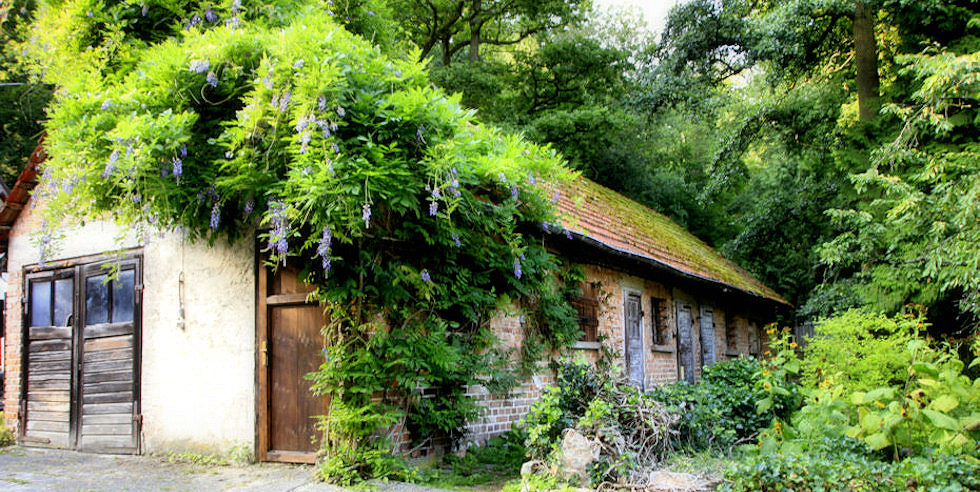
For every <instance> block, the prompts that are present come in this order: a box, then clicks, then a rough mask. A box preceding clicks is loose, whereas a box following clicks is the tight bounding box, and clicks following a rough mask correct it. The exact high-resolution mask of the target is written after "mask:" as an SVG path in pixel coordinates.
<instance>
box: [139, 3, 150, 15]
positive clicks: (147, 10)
mask: <svg viewBox="0 0 980 492" xmlns="http://www.w3.org/2000/svg"><path fill="white" fill-rule="evenodd" d="M140 13H141V14H143V17H146V14H149V13H150V6H149V5H146V4H143V8H142V9H140Z"/></svg>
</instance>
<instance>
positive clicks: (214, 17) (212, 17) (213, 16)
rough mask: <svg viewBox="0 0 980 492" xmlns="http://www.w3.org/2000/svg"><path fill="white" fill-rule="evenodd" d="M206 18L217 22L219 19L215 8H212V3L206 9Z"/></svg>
mask: <svg viewBox="0 0 980 492" xmlns="http://www.w3.org/2000/svg"><path fill="white" fill-rule="evenodd" d="M204 19H205V20H207V21H208V22H217V21H218V15H217V14H215V13H214V11H213V10H211V6H210V5H208V6H207V7H206V8H205V9H204Z"/></svg>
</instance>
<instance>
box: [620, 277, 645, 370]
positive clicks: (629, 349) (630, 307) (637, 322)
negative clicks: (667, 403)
mask: <svg viewBox="0 0 980 492" xmlns="http://www.w3.org/2000/svg"><path fill="white" fill-rule="evenodd" d="M625 311H626V316H624V317H625V319H626V327H625V330H626V366H627V372H628V374H629V378H630V382H631V383H633V385H635V386H636V387H638V388H640V389H643V382H644V381H643V380H644V377H643V321H642V318H643V316H642V311H641V309H640V296H639V295H637V294H633V293H630V294H627V296H626V307H625Z"/></svg>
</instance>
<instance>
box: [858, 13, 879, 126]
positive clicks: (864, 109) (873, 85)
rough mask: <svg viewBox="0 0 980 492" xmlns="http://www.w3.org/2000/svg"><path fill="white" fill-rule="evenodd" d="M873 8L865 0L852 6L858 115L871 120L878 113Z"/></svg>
mask: <svg viewBox="0 0 980 492" xmlns="http://www.w3.org/2000/svg"><path fill="white" fill-rule="evenodd" d="M874 15H875V9H873V8H871V7H870V6H868V4H867V2H866V0H856V2H855V6H854V63H855V69H856V72H857V91H858V115H859V117H860V118H861V121H872V120H874V119H875V116H877V114H878V96H879V93H878V45H877V44H876V43H875V24H874Z"/></svg>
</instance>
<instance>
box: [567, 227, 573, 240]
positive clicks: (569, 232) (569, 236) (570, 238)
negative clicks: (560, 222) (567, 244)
mask: <svg viewBox="0 0 980 492" xmlns="http://www.w3.org/2000/svg"><path fill="white" fill-rule="evenodd" d="M565 239H568V240H569V241H571V240H572V231H570V230H568V229H565Z"/></svg>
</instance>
